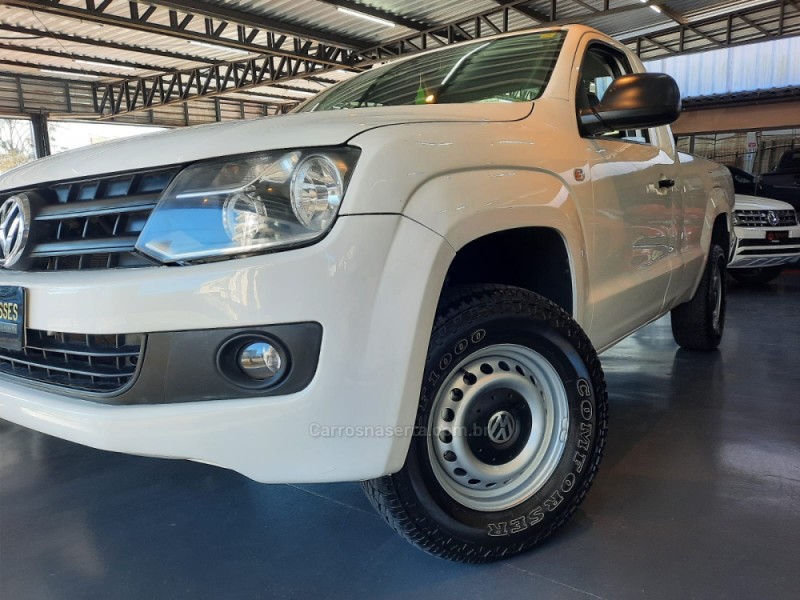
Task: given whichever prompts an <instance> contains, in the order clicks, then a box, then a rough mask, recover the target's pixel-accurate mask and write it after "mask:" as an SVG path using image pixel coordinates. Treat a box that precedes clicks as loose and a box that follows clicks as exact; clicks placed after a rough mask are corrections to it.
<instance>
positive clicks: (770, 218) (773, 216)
mask: <svg viewBox="0 0 800 600" xmlns="http://www.w3.org/2000/svg"><path fill="white" fill-rule="evenodd" d="M767 222H768V223H769V224H770V225H772V226H773V227H775V226H776V225H777V224H778V223H780V222H781V220H780V219H779V218H778V213H776V212H775V211H774V210H770V211H768V212H767Z"/></svg>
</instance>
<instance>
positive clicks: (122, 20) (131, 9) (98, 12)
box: [3, 0, 358, 66]
mask: <svg viewBox="0 0 800 600" xmlns="http://www.w3.org/2000/svg"><path fill="white" fill-rule="evenodd" d="M3 1H4V2H5V4H7V5H9V6H16V7H19V8H27V9H30V10H34V11H37V12H42V13H46V14H53V15H57V16H61V17H68V18H72V19H78V20H82V21H85V22H91V23H100V24H104V25H113V26H115V27H122V28H124V29H129V30H133V31H142V32H146V33H153V34H157V35H164V36H167V37H172V38H179V39H184V40H187V41H195V42H204V43H207V44H212V45H214V46H222V47H227V48H234V49H237V50H244V51H245V52H252V53H258V54H268V55H273V56H280V57H285V58H289V59H301V60H310V61H313V62H315V63H317V64H319V65H326V66H342V65H350V64H352V63H353V62H355V61H356V60H357V58H358V54H357V53H356V52H355V51H354V50H352V49H349V48H345V47H343V46H341V45H339V46H337V45H328V44H325V43H322V42H318V41H316V40H315V39H311V38H301V37H297V36H292V37H291V38H289V35H288V34H283V33H277V32H275V31H265V30H262V29H260V28H257V27H249V26H247V25H243V24H238V25H236V26H235V27H232V28H228V25H229V24H230V22H228V21H216V20H214V19H212V18H211V17H203V18H202V19H198V18H196V17H197V15H196V14H195V13H192V12H187V13H182V12H179V11H177V10H175V9H172V8H166V7H158V6H156V5H153V4H148V3H145V2H137V1H131V2H125V3H124V5H125V8H126V14H125V15H117V14H114V13H109V12H106V9H108V8H109V5H110V2H109V1H108V0H106V2H103V3H100V4H98V3H96V2H95V1H94V0H83V2H82V4H83V7H79V6H72V5H67V4H61V3H60V2H59V1H58V0H3ZM159 11H162V12H159ZM200 20H202V22H203V25H202V26H200V25H199V21H200ZM165 21H166V22H169V23H170V25H163V24H162V22H165ZM233 30H235V35H236V37H235V38H232V37H227V36H225V35H223V34H224V33H225V32H226V31H233ZM259 38H265V40H266V44H264V43H258V42H257V41H256V40H257V39H259Z"/></svg>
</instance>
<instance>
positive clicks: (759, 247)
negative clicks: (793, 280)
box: [728, 225, 800, 269]
mask: <svg viewBox="0 0 800 600" xmlns="http://www.w3.org/2000/svg"><path fill="white" fill-rule="evenodd" d="M735 230H736V237H737V240H736V246H735V248H734V252H733V258H732V259H731V261H730V263H729V264H728V268H731V269H737V268H758V267H775V266H780V265H785V264H788V263H791V262H794V261H796V260H798V259H800V226H797V225H796V226H794V227H736V228H735ZM776 232H786V233H787V239H785V240H780V241H769V240H768V239H767V234H769V233H776Z"/></svg>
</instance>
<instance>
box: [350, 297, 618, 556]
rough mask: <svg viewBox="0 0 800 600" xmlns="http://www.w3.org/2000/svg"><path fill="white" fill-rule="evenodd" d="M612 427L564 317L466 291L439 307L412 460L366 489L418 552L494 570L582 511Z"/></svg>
mask: <svg viewBox="0 0 800 600" xmlns="http://www.w3.org/2000/svg"><path fill="white" fill-rule="evenodd" d="M607 421H608V399H607V395H606V386H605V380H604V376H603V370H602V368H601V366H600V361H599V359H598V358H597V353H596V352H595V350H594V348H593V347H592V344H591V342H590V341H589V339H588V337H587V336H586V334H585V333H584V332H583V331H582V330H581V328H580V327H579V326H578V324H577V323H576V322H575V321H574V320H573V319H572V317H570V315H569V314H567V313H566V312H565V311H564V310H562V309H561V308H560V307H558V306H557V305H556V304H554V303H552V302H550V301H549V300H547V299H545V298H543V297H541V296H539V295H537V294H534V293H531V292H528V291H527V290H523V289H519V288H513V287H506V286H471V287H468V288H459V289H456V290H454V291H451V292H449V293H447V294H446V295H445V297H444V298H443V300H442V302H441V303H440V306H439V310H438V314H437V318H436V321H435V324H434V329H433V334H432V337H431V341H430V346H429V349H428V356H427V361H426V365H425V374H424V378H423V385H422V390H421V392H420V400H419V407H418V411H417V419H416V423H415V425H416V430H415V435H414V437H413V439H412V441H411V444H410V447H409V451H408V455H407V457H406V462H405V464H404V466H403V468H402V469H401V470H400V471H399V472H397V473H395V474H393V475H387V476H384V477H380V478H378V479H372V480H370V481H366V482H363V484H362V485H363V487H364V490H365V492H366V494H367V496H368V497H369V499H370V501H371V502H372V504H373V506H374V507H375V509H376V510H377V511H378V513H380V515H381V516H382V517H383V518H384V519H385V520H386V521H387V522H388V523H389V525H390V526H391V527H392V528H394V529H395V530H396V531H397V532H398V533H399V534H400V535H401V536H403V537H404V538H405V539H407V540H408V541H409V542H411V543H412V544H414V545H416V546H418V547H419V548H421V549H422V550H425V551H426V552H429V553H430V554H433V555H435V556H438V557H441V558H445V559H448V560H454V561H460V562H467V563H481V562H490V561H494V560H498V559H501V558H505V557H509V556H512V555H514V554H518V553H520V552H523V551H525V550H527V549H529V548H531V547H532V546H534V545H535V544H538V543H539V542H541V541H542V540H544V539H545V538H547V537H548V536H549V535H550V534H551V533H553V532H554V531H555V530H556V529H558V528H559V527H560V526H561V525H563V524H564V523H565V522H566V521H567V519H568V518H569V517H570V516H571V515H572V513H573V512H575V509H576V508H577V507H578V505H579V504H580V503H581V501H582V500H583V499H584V497H585V496H586V493H587V491H588V490H589V487H590V485H591V484H592V481H593V480H594V477H595V474H596V473H597V469H598V466H599V464H600V459H601V456H602V452H603V447H604V445H605V439H606V431H607ZM548 431H549V434H548ZM479 457H480V458H479ZM462 471H463V472H462Z"/></svg>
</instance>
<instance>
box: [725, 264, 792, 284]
mask: <svg viewBox="0 0 800 600" xmlns="http://www.w3.org/2000/svg"><path fill="white" fill-rule="evenodd" d="M781 271H783V265H781V266H779V267H760V268H754V269H728V273H730V276H731V277H733V278H734V279H735V280H736V281H738V282H739V283H746V284H748V285H756V284H760V283H769V282H770V281H772V280H773V279H775V278H776V277H777V276H778V275H780V274H781Z"/></svg>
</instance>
